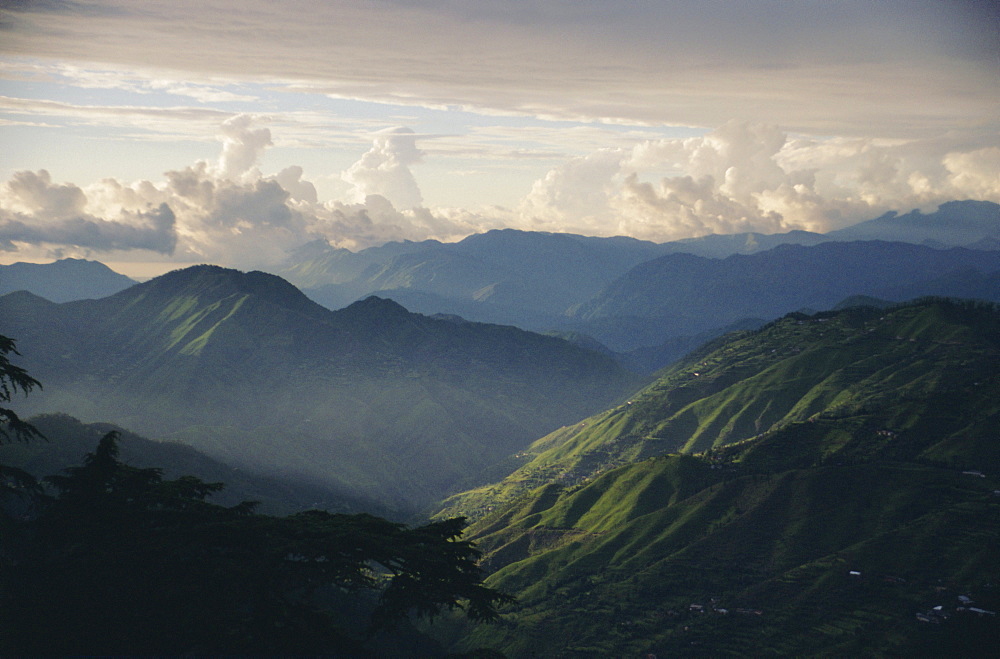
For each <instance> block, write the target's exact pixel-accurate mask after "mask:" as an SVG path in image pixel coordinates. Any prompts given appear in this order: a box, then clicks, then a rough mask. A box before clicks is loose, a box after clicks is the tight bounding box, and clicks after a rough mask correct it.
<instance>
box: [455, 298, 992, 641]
mask: <svg viewBox="0 0 1000 659" xmlns="http://www.w3.org/2000/svg"><path fill="white" fill-rule="evenodd" d="M998 330H1000V311H998V310H997V309H996V308H995V307H992V306H989V305H982V304H976V303H964V302H952V301H946V300H927V301H921V302H918V303H914V304H909V305H903V306H899V307H895V308H892V309H887V310H879V309H873V308H853V309H847V310H843V311H839V312H831V313H823V314H819V315H817V316H804V315H792V316H789V317H786V318H784V319H782V320H780V321H776V322H775V323H773V324H771V325H770V326H767V327H765V328H763V329H762V330H760V331H759V332H755V333H745V334H741V335H736V336H731V337H727V338H726V339H724V340H720V341H718V342H716V343H715V344H713V345H711V346H708V347H706V349H705V350H703V351H701V352H699V353H698V354H695V355H692V356H691V357H690V358H689V359H688V360H687V361H686V362H685V363H682V364H679V365H677V366H676V367H674V368H672V369H669V370H668V371H666V372H665V373H663V375H662V377H661V378H660V379H659V380H658V381H657V382H656V383H654V384H653V385H651V386H650V387H649V388H648V389H646V390H645V391H643V392H642V393H641V394H639V395H637V396H635V397H634V398H633V399H632V401H631V404H626V405H623V406H621V407H619V408H615V409H613V410H611V411H609V412H606V413H604V414H601V415H598V416H596V417H592V418H591V419H588V420H587V421H586V422H585V424H586V425H583V424H580V425H578V426H575V427H574V428H566V429H563V430H562V431H559V432H557V433H553V434H552V435H550V436H548V437H546V438H544V439H542V440H540V441H539V442H538V443H536V444H535V445H534V446H533V447H532V449H531V450H530V452H529V455H528V456H526V457H527V459H528V462H527V463H526V464H524V465H523V466H522V467H521V468H520V469H518V470H516V471H515V472H514V473H513V474H512V475H511V476H510V477H509V478H508V479H505V480H504V481H501V482H500V483H497V484H495V485H493V486H488V487H483V488H479V489H478V490H475V491H473V492H470V493H466V494H464V495H461V496H459V497H455V498H454V499H452V500H451V501H450V502H449V503H450V505H451V508H449V509H448V510H451V511H456V510H461V509H463V506H467V508H466V509H467V510H469V511H470V512H472V513H475V514H476V515H477V517H478V519H477V521H476V522H475V523H474V524H473V526H472V527H471V529H470V532H471V534H472V538H473V539H474V540H475V541H476V542H477V543H478V544H479V546H480V547H481V548H482V549H483V551H484V565H485V566H487V568H488V569H489V570H490V572H491V575H490V577H489V578H488V579H487V584H489V585H490V586H493V587H496V588H499V589H502V590H504V591H506V592H510V593H512V594H514V595H515V596H516V597H517V598H518V604H517V605H516V606H514V607H512V608H510V609H508V610H507V611H506V612H505V613H504V614H503V615H502V620H501V624H500V625H498V626H495V627H491V628H488V629H485V628H484V629H478V630H470V629H468V628H467V627H464V626H462V625H455V626H454V627H452V628H450V629H449V630H448V632H447V633H442V635H441V636H442V638H443V639H444V641H445V642H447V643H450V644H451V647H452V648H453V649H457V650H460V649H462V648H468V647H474V646H479V645H490V646H492V647H496V648H498V649H500V650H502V651H504V652H507V653H509V654H510V655H512V656H528V655H530V654H531V653H532V652H535V653H538V654H551V655H553V656H572V657H578V656H579V657H583V656H594V657H599V656H629V655H632V656H639V655H641V654H643V653H650V652H652V653H657V654H660V655H661V656H663V655H666V656H725V655H728V654H732V655H742V654H746V653H747V651H748V650H749V649H750V648H752V649H753V652H754V653H755V654H758V655H761V656H766V655H773V656H792V655H794V656H804V655H805V656H812V655H823V656H884V655H897V656H899V655H902V656H907V655H912V654H923V653H928V652H929V653H930V654H935V653H937V654H939V655H950V656H955V655H956V653H957V654H963V653H965V654H975V653H984V652H986V653H989V652H990V651H991V649H992V648H995V647H996V646H997V643H998V642H1000V624H998V620H997V616H996V615H993V614H991V613H989V611H992V612H997V611H998V609H1000V561H998V560H997V559H998V558H1000V497H998V496H997V495H996V494H995V490H998V488H1000V478H998V476H1000V474H998V473H996V465H997V464H1000V436H998V435H997V429H998V428H1000V370H998V369H997V364H1000V331H998ZM696 373H697V375H695V374H696ZM748 419H752V420H754V421H756V420H757V419H760V420H761V424H760V426H757V425H756V424H755V423H752V422H749V421H748ZM691 438H694V439H693V440H692V439H691ZM657 451H658V454H657V453H656V452H657ZM677 451H686V452H689V453H692V455H680V454H677V453H676V452H677ZM644 452H648V453H653V455H651V456H650V457H645V456H644V455H643V453H644ZM966 472H968V473H966ZM960 596H961V597H966V598H969V599H971V600H972V601H973V602H975V604H967V603H964V602H963V601H962V600H959V599H958V598H959V597H960ZM938 605H940V606H941V607H942V609H941V612H942V615H941V616H937V614H932V615H931V616H930V617H928V616H924V617H925V618H926V619H928V620H930V622H924V621H922V620H920V619H918V618H917V614H918V613H920V614H922V615H923V614H925V613H926V612H928V611H932V609H933V607H935V606H938ZM973 608H974V609H981V610H985V611H987V613H976V612H975V611H972V610H971V609H973ZM998 615H1000V614H998Z"/></svg>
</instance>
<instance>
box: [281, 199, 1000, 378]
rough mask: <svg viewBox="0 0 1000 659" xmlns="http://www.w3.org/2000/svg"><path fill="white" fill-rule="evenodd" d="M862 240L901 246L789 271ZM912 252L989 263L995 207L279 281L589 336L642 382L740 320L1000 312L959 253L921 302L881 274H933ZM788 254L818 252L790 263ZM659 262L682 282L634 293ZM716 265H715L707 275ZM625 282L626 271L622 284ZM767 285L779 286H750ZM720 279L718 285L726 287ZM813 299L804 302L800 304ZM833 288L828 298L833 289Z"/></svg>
mask: <svg viewBox="0 0 1000 659" xmlns="http://www.w3.org/2000/svg"><path fill="white" fill-rule="evenodd" d="M859 240H864V241H867V242H873V241H882V242H897V243H901V245H902V246H900V247H896V248H891V247H888V246H883V247H882V248H881V249H882V250H883V251H881V252H880V251H879V250H877V249H871V250H870V252H869V257H870V259H871V262H865V261H863V260H860V261H856V262H852V263H851V264H850V265H849V266H846V267H845V268H843V270H844V272H833V273H832V275H831V273H830V271H829V267H830V264H829V263H825V262H824V263H820V264H818V266H817V267H818V268H819V269H823V268H826V269H827V270H823V271H822V272H817V273H810V272H809V271H808V268H806V267H803V266H801V265H798V264H796V263H794V260H795V259H802V260H805V259H808V258H817V259H822V258H825V257H824V255H828V254H831V252H830V251H829V250H831V249H835V248H830V247H829V245H831V244H833V243H845V242H856V241H859ZM920 243H923V244H922V245H921V246H922V248H923V249H924V250H929V249H931V248H933V249H935V250H939V251H946V252H947V251H948V250H950V249H953V248H956V247H959V246H966V248H968V246H974V247H975V248H976V249H975V251H977V252H982V251H991V252H994V253H996V252H997V250H996V247H998V246H1000V205H998V204H995V203H992V202H980V201H955V202H949V203H946V204H942V205H941V207H940V208H939V209H938V210H937V211H935V212H933V213H920V212H918V211H913V212H910V213H907V214H903V215H900V214H896V213H888V214H886V215H884V216H882V217H880V218H875V219H873V220H870V221H868V222H863V223H861V224H858V225H855V226H854V227H849V228H847V229H843V230H840V231H835V232H831V233H829V234H818V233H811V232H807V231H791V232H788V233H782V234H773V235H765V234H759V233H746V234H734V235H711V236H703V237H700V238H692V239H686V240H680V241H675V242H670V243H663V244H655V243H649V242H643V241H637V240H634V239H629V238H588V237H583V236H576V235H572V234H551V233H542V232H527V231H516V230H512V229H506V230H496V231H489V232H486V233H484V234H476V235H473V236H469V237H468V238H466V239H465V240H462V241H459V242H457V243H451V244H443V243H438V242H436V241H427V242H424V243H389V244H386V245H383V246H381V247H377V248H371V249H367V250H363V251H361V252H358V253H357V254H353V253H351V252H347V251H346V250H335V249H333V248H331V247H329V246H325V247H324V246H323V245H321V244H314V245H311V246H310V247H309V249H308V250H306V251H304V252H303V253H302V254H299V255H297V256H296V259H295V264H294V265H293V266H290V267H289V269H288V270H287V271H285V273H286V274H287V276H288V277H289V278H290V279H291V280H292V281H293V282H295V283H297V284H299V285H300V286H302V287H303V289H304V291H305V292H306V293H307V295H309V296H310V297H311V298H312V299H314V300H316V301H318V302H320V303H321V304H323V305H324V306H326V307H328V308H339V307H342V306H346V305H347V304H349V303H350V302H352V301H354V300H356V299H360V298H362V297H365V296H367V295H371V294H377V295H379V296H380V297H386V298H391V299H393V300H396V301H397V302H400V303H401V304H403V305H404V306H405V307H407V308H408V309H411V310H414V311H418V312H421V313H427V314H434V313H443V314H452V315H458V316H462V317H464V318H467V319H470V320H476V321H480V322H492V323H500V324H513V325H516V326H518V327H522V328H524V329H530V330H533V331H555V332H565V333H574V334H576V335H589V336H591V337H593V338H594V339H596V340H597V341H599V342H601V343H603V344H605V345H606V346H607V347H608V348H610V349H612V350H614V351H616V352H632V351H639V352H637V353H636V354H635V355H634V356H633V358H632V361H633V362H634V363H636V364H637V365H639V366H640V367H642V368H647V369H648V368H655V367H656V366H662V365H663V364H665V363H669V361H670V360H671V359H674V358H677V357H679V356H681V355H682V352H679V351H678V350H679V348H678V349H674V348H671V347H670V346H678V347H679V346H682V345H689V344H690V342H692V341H694V338H693V337H697V336H701V335H703V334H705V333H706V332H708V333H712V332H716V333H718V332H719V331H721V328H723V327H726V326H729V325H730V324H732V323H736V322H739V323H746V322H747V321H748V320H750V319H759V320H760V321H761V322H766V321H767V320H770V319H771V318H773V317H775V316H777V315H781V314H783V313H787V312H788V311H792V310H795V309H797V308H800V307H802V306H810V307H812V308H817V309H821V308H826V307H827V306H830V305H832V304H836V303H837V302H838V301H839V299H840V298H843V297H846V296H849V295H856V294H866V295H885V296H889V297H892V299H894V300H897V301H899V300H902V299H906V298H907V297H914V296H920V295H926V294H931V293H933V294H940V295H968V294H975V295H977V296H981V297H983V298H984V299H989V300H997V299H1000V291H996V290H994V288H993V287H992V286H991V284H992V282H991V281H989V280H988V279H984V278H983V275H989V274H990V273H991V272H993V271H994V270H995V268H994V265H993V263H992V262H989V263H987V264H985V265H983V264H982V263H981V259H980V261H976V260H975V259H972V260H970V262H969V263H968V265H967V266H966V267H965V268H962V267H961V264H959V263H956V261H961V260H962V258H961V257H956V256H955V255H956V254H959V253H952V255H951V258H952V261H953V263H952V265H951V266H949V267H948V268H946V269H944V270H941V269H939V270H936V271H934V272H929V273H923V274H926V281H927V282H928V286H927V287H926V288H922V284H923V283H924V280H917V281H914V280H912V279H906V278H905V277H903V276H901V275H893V273H892V272H889V271H888V269H886V268H884V267H882V262H884V261H891V260H893V259H896V258H898V257H900V256H901V255H904V254H906V255H908V256H906V257H904V261H905V260H906V259H917V261H918V262H919V261H920V260H929V261H931V262H938V263H939V262H940V261H941V259H940V258H938V255H936V254H934V253H933V252H930V251H913V250H910V251H907V250H909V248H910V246H912V245H915V244H920ZM794 246H799V247H801V248H808V249H811V250H814V251H811V252H810V251H805V252H797V253H796V252H794V251H789V250H791V248H792V247H794ZM843 249H848V250H849V248H843ZM858 249H860V248H858ZM845 253H847V252H845ZM795 254H798V256H794V255H795ZM765 255H769V256H765ZM738 257H739V258H747V259H750V260H749V261H744V262H742V263H744V266H743V268H742V270H741V268H740V267H736V266H735V264H737V263H741V261H739V258H738ZM793 257H794V258H793ZM699 259H706V260H708V261H709V262H706V261H703V260H699ZM790 259H791V261H790ZM657 261H659V263H661V264H668V263H676V264H678V268H687V269H688V272H687V273H686V275H685V274H682V273H677V274H676V275H674V276H671V277H665V275H663V274H662V273H660V274H654V275H651V276H653V277H659V278H660V279H659V280H658V282H657V283H656V284H655V286H658V287H660V288H662V289H664V290H661V291H659V292H655V293H654V292H653V291H652V290H651V288H653V287H654V285H653V284H652V283H644V282H643V281H641V280H642V279H643V278H644V277H645V276H647V275H649V273H650V272H651V271H652V269H653V266H651V263H654V262H657ZM715 261H719V262H721V263H711V262H715ZM723 264H724V265H723ZM910 265H912V264H910ZM908 267H909V265H908ZM633 268H634V269H635V271H634V272H630V271H631V270H632V269H633ZM783 269H784V270H787V274H783ZM958 269H964V270H967V271H968V276H969V277H970V278H971V281H965V280H962V279H961V278H960V277H956V276H955V274H954V273H955V271H957V270H958ZM755 270H756V272H755ZM910 270H912V267H910ZM866 271H872V272H876V271H878V272H887V275H888V277H887V279H886V280H885V282H883V283H884V286H883V285H880V282H877V281H875V280H874V279H872V280H869V281H866V282H861V277H862V275H863V273H864V272H866ZM324 273H325V274H324ZM765 274H766V276H768V277H770V278H771V279H772V280H773V281H774V284H775V286H773V287H771V286H767V285H766V282H763V281H760V280H759V278H760V277H761V276H764V275H765ZM730 276H731V278H730V280H729V281H728V282H726V281H723V280H724V279H725V278H726V277H730ZM829 276H833V277H834V280H835V281H836V282H840V283H845V282H847V283H849V278H850V277H853V278H854V280H856V281H859V283H863V285H864V288H863V289H858V290H850V287H849V286H840V287H839V288H838V290H837V291H836V292H835V291H833V290H830V291H826V292H824V291H823V290H822V288H823V287H824V286H826V282H824V281H820V279H821V278H822V277H829ZM739 277H750V280H751V281H750V284H751V285H752V286H756V288H754V289H753V290H750V291H742V289H741V286H742V284H743V282H742V281H741V280H739V279H738V278H739ZM755 278H756V281H755ZM793 278H794V279H795V280H796V281H797V282H799V283H800V284H801V285H802V286H801V293H802V294H797V295H789V298H788V299H785V300H783V301H782V302H781V303H780V304H770V303H766V304H764V306H763V307H762V308H760V309H756V308H752V307H753V306H754V305H753V304H750V303H751V302H752V301H754V300H755V299H757V298H759V297H761V296H764V297H770V298H774V297H775V292H776V291H778V290H779V289H780V288H781V287H782V286H784V284H785V280H786V279H793ZM324 282H325V283H324ZM931 282H933V283H931ZM810 285H811V286H813V289H814V290H811V291H808V290H806V289H807V288H808V287H809V286H810ZM769 288H770V289H772V290H768V289H769ZM830 288H837V284H836V283H835V282H834V281H833V280H832V281H831V286H830ZM669 289H677V290H676V291H675V293H676V294H675V295H674V297H675V298H676V301H677V302H678V304H677V305H673V306H672V309H671V310H670V312H669V313H668V314H656V315H654V314H652V313H650V311H649V310H648V309H647V310H643V307H651V308H655V309H661V308H662V307H663V304H661V298H664V299H665V298H667V297H669V296H670V295H671V293H670V292H669ZM684 290H686V291H689V292H690V297H692V298H697V299H696V300H695V302H697V303H698V304H700V305H701V306H703V307H705V308H708V309H710V310H712V311H711V313H708V314H702V313H701V310H699V311H698V312H697V313H696V312H694V310H693V308H692V307H691V305H690V304H688V300H683V299H681V298H682V297H683V296H682V294H681V293H682V291H684ZM786 290H787V287H786ZM615 296H625V297H626V298H629V299H631V300H632V303H631V304H629V303H627V301H626V300H624V299H623V300H620V301H618V302H611V301H610V298H613V297H615ZM726 296H728V297H729V298H732V297H734V296H735V297H736V298H740V297H742V298H743V301H744V302H746V304H744V305H743V306H744V307H747V308H744V309H743V310H742V311H740V312H739V313H738V314H735V315H734V313H730V311H734V312H735V311H736V310H735V309H734V307H735V306H739V305H738V300H732V299H726ZM606 305H611V306H615V307H616V311H615V313H614V314H604V313H602V312H601V310H600V308H601V307H604V306H606ZM619 312H620V313H619ZM656 355H658V356H656ZM644 361H646V362H647V363H644Z"/></svg>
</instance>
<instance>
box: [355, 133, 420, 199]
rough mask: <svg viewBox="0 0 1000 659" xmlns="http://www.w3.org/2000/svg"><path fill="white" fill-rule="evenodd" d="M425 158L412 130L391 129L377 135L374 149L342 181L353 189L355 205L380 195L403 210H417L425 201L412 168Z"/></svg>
mask: <svg viewBox="0 0 1000 659" xmlns="http://www.w3.org/2000/svg"><path fill="white" fill-rule="evenodd" d="M422 157H423V152H422V151H421V150H420V149H418V148H417V139H416V135H415V134H414V133H413V131H412V130H410V129H409V128H404V127H400V128H389V129H386V130H383V131H380V132H378V133H376V135H375V139H374V142H373V144H372V148H371V149H370V150H369V151H368V152H367V153H365V154H364V155H363V156H361V159H360V160H358V161H357V162H356V163H354V164H353V165H351V166H350V168H348V169H347V171H345V172H344V173H343V175H342V178H343V179H344V181H346V182H347V183H349V184H350V185H351V186H352V190H351V195H352V197H353V200H354V201H358V202H360V201H363V200H364V199H365V198H367V197H368V196H369V195H379V196H382V197H385V198H386V199H388V200H389V201H391V202H392V203H393V204H394V205H396V206H398V207H400V208H417V207H419V206H420V205H421V204H422V203H423V198H422V197H421V195H420V188H419V187H418V186H417V181H416V179H415V178H414V177H413V173H412V172H411V171H410V167H409V166H410V165H413V164H416V163H418V162H420V160H421V158H422Z"/></svg>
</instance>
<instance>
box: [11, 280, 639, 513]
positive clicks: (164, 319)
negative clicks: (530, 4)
mask: <svg viewBox="0 0 1000 659" xmlns="http://www.w3.org/2000/svg"><path fill="white" fill-rule="evenodd" d="M0 319H2V321H0V332H3V333H4V335H5V336H11V337H14V338H15V339H16V340H17V345H18V349H19V350H20V352H21V353H22V355H23V359H22V362H23V364H24V366H25V368H27V369H28V370H29V371H30V372H31V373H32V374H33V375H35V376H36V377H37V378H38V379H39V380H41V381H42V383H43V384H44V390H43V391H41V392H39V394H38V395H37V396H32V397H31V399H29V400H27V401H24V403H23V405H21V407H19V412H22V413H24V414H31V413H42V412H63V413H68V414H72V415H74V416H76V417H78V418H80V419H82V420H83V421H86V422H92V421H93V422H96V421H106V422H112V423H115V424H118V425H120V426H122V427H125V428H128V429H130V430H133V431H135V432H139V433H142V434H144V435H146V436H150V437H154V438H168V439H174V440H177V441H182V442H184V443H187V444H190V445H192V446H194V447H195V448H198V449H199V450H202V451H203V452H205V453H208V454H209V455H211V456H212V457H215V458H217V459H220V460H222V461H223V462H226V463H228V464H232V465H234V466H241V467H248V468H253V469H258V470H260V469H266V470H267V471H268V472H269V473H272V474H275V475H282V476H296V477H302V476H305V477H308V478H312V479H319V480H320V481H321V482H322V483H324V484H325V485H327V486H330V487H334V488H336V489H338V490H341V491H345V492H352V493H353V494H354V495H356V496H358V497H361V498H366V499H372V500H378V501H382V502H384V503H387V504H391V505H396V506H400V507H405V508H410V509H413V508H419V507H422V506H426V505H428V504H429V503H430V502H432V501H434V500H437V499H439V498H440V497H441V496H443V495H444V494H445V493H447V492H448V491H449V490H452V491H453V490H454V489H455V488H457V483H458V482H460V481H467V480H468V479H470V478H472V479H475V477H476V474H478V473H479V472H481V471H482V470H483V469H485V468H487V467H489V466H490V465H492V464H493V463H495V462H498V461H500V460H501V459H503V458H504V457H505V456H507V455H508V454H510V453H513V452H515V451H517V450H519V449H521V448H523V447H524V446H526V445H527V444H528V443H529V442H530V441H531V439H532V438H534V437H538V436H539V435H541V434H544V433H545V432H547V431H549V430H551V429H553V428H556V427H558V426H559V425H560V424H563V423H566V422H568V421H570V420H572V419H574V418H580V417H581V416H586V415H587V414H590V413H593V412H594V411H595V410H597V409H601V408H602V407H605V406H607V405H608V404H611V403H612V402H614V401H615V400H616V399H618V397H619V396H620V395H621V392H622V391H626V390H628V389H629V388H631V387H634V386H636V383H637V379H636V377H635V376H634V375H632V374H630V373H627V372H626V371H624V370H623V369H621V368H620V367H618V366H617V365H616V364H615V363H614V362H613V361H612V360H611V359H610V358H609V357H606V356H604V355H600V354H597V353H595V352H591V351H588V350H583V349H581V348H579V347H576V346H574V345H572V344H570V343H568V342H566V341H563V340H560V339H557V338H553V337H546V336H541V335H537V334H532V333H529V332H525V331H522V330H518V329H516V328H513V327H504V326H498V325H482V324H477V323H467V322H462V321H460V320H457V321H456V320H442V319H433V318H429V317H426V316H421V315H418V314H412V313H409V312H408V311H407V310H406V309H404V308H403V307H401V306H399V305H398V304H396V303H394V302H391V301H388V300H380V299H378V298H369V299H367V300H364V301H361V302H357V303H355V304H353V305H351V306H350V307H348V308H346V309H343V310H340V311H337V312H331V311H329V310H327V309H324V308H323V307H321V306H319V305H318V304H316V303H314V302H311V301H310V300H309V299H307V298H306V297H305V296H304V295H302V293H301V292H299V291H298V289H296V288H295V287H293V286H292V285H291V284H289V283H287V282H285V281H284V280H282V279H280V278H278V277H275V276H273V275H267V274H264V273H260V272H253V273H241V272H237V271H235V270H226V269H223V268H218V267H214V266H199V267H194V268H188V269H186V270H181V271H176V272H173V273H169V274H167V275H164V276H162V277H158V278H156V279H154V280H151V281H149V282H146V283H144V284H139V285H137V286H134V287H132V288H130V289H128V290H126V291H123V292H121V293H119V294H117V295H114V296H111V297H108V298H104V299H101V300H86V301H79V302H73V303H67V304H59V305H56V304H52V303H49V302H47V301H45V300H42V299H40V298H37V297H35V296H31V295H29V294H26V293H15V294H11V295H8V296H5V297H3V298H0ZM480 482H481V481H480Z"/></svg>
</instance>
